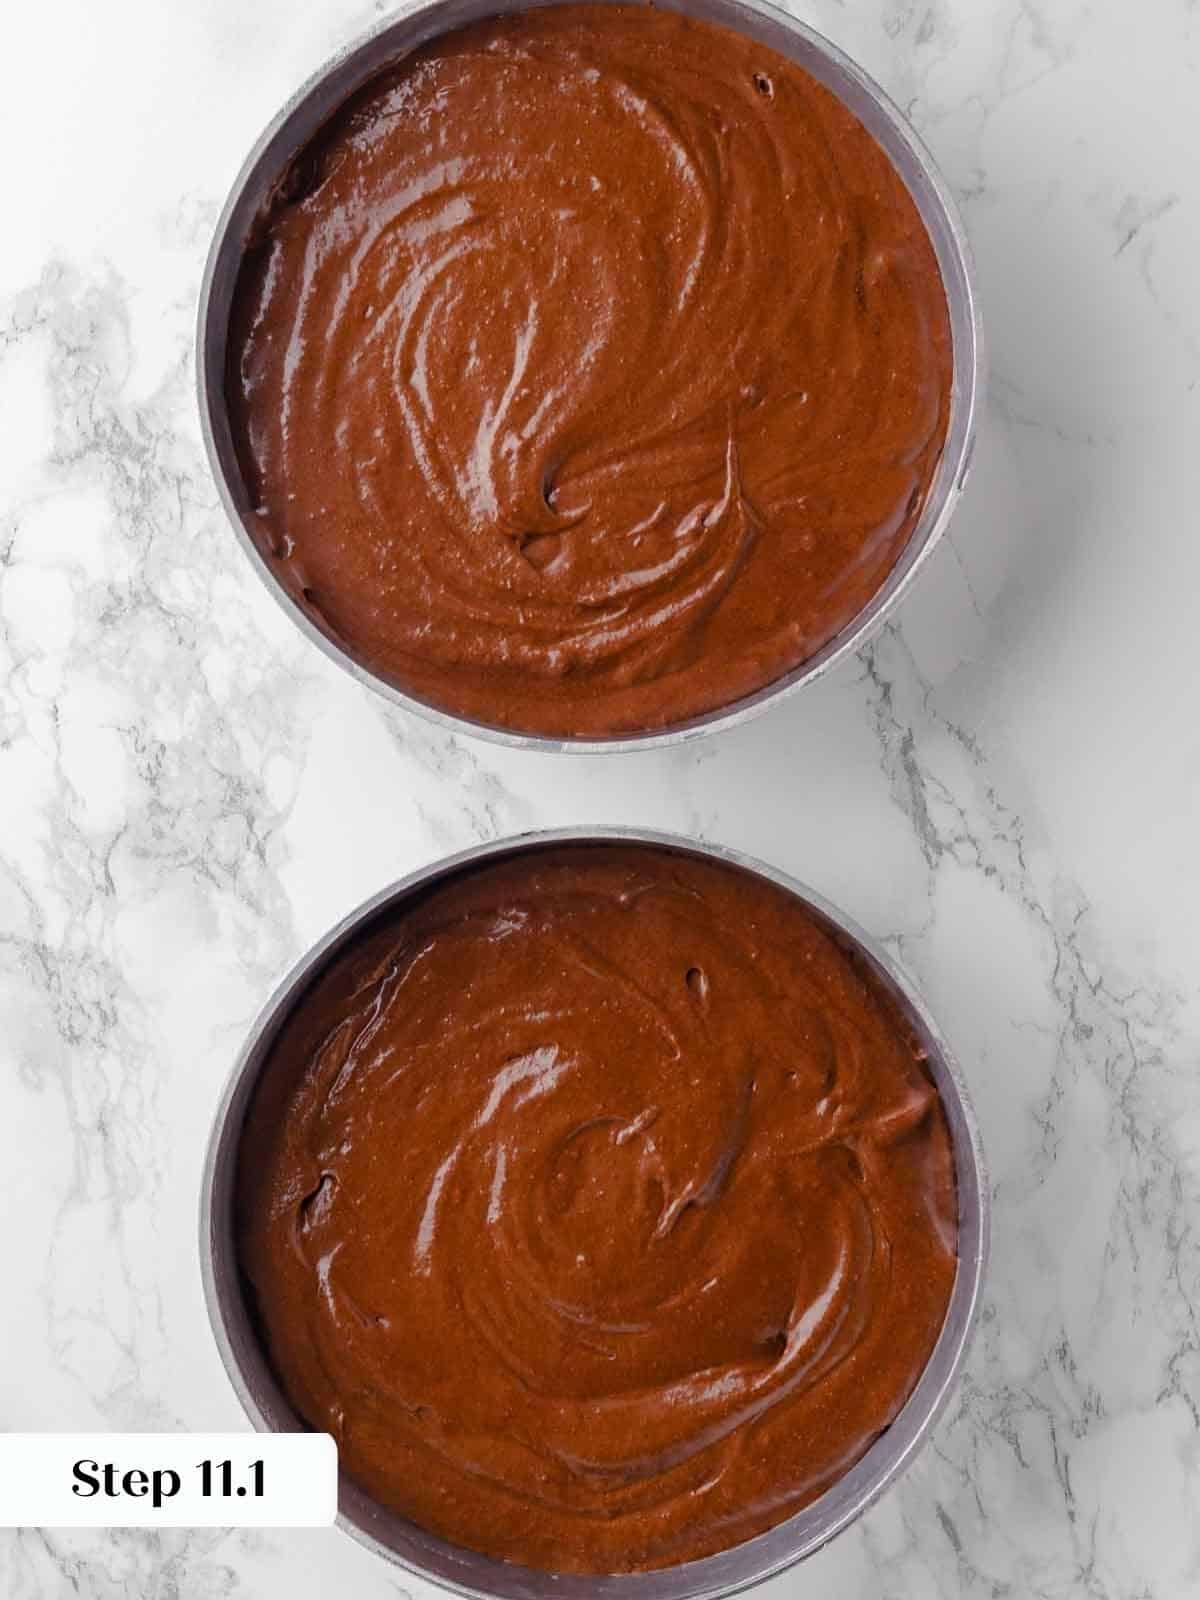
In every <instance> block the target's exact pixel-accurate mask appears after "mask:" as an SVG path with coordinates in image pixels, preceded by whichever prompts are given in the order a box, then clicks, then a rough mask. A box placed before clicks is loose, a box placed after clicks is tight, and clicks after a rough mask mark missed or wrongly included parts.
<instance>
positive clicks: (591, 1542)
mask: <svg viewBox="0 0 1200 1600" xmlns="http://www.w3.org/2000/svg"><path fill="white" fill-rule="evenodd" d="M265 1083H266V1087H265V1088H264V1089H263V1091H262V1092H261V1093H260V1095H259V1098H258V1100H257V1101H256V1103H255V1106H254V1108H253V1111H252V1116H251V1120H250V1124H249V1128H248V1132H247V1135H246V1139H245V1143H244V1145H243V1150H242V1157H241V1170H242V1187H241V1201H240V1205H241V1238H242V1259H243V1264H244V1267H245V1269H246V1271H247V1273H248V1275H249V1278H250V1280H251V1282H252V1284H253V1286H254V1290H255V1293H256V1296H257V1303H258V1307H259V1312H260V1315H261V1319H262V1325H263V1328H264V1330H265V1335H266V1338H267V1343H268V1347H269V1350H270V1354H271V1358H272V1360H273V1362H274V1364H275V1366H276V1368H277V1370H278V1372H279V1374H280V1376H281V1379H282V1381H283V1382H284V1384H285V1387H286V1388H287V1390H288V1392H289V1394H290V1396H291V1398H292V1400H293V1403H294V1404H295V1405H296V1407H297V1408H298V1410H299V1411H300V1413H301V1414H302V1415H303V1416H304V1417H305V1418H307V1419H308V1420H309V1421H310V1422H311V1423H313V1424H314V1425H316V1426H320V1427H324V1428H328V1429H330V1430H331V1431H332V1432H333V1433H334V1434H335V1435H336V1437H337V1438H338V1442H339V1447H340V1450H341V1457H342V1463H343V1466H344V1467H345V1469H346V1470H347V1471H348V1472H350V1473H351V1475H352V1476H354V1477H355V1478H356V1479H357V1480H358V1481H359V1482H361V1483H362V1485H363V1486H364V1487H365V1488H367V1489H368V1490H369V1491H370V1492H371V1493H373V1494H374V1495H375V1496H376V1497H377V1498H379V1499H380V1500H382V1501H383V1502H385V1503H386V1504H389V1505H391V1506H393V1507H395V1508H396V1509H397V1510H399V1511H401V1512H403V1513H405V1514H407V1515H409V1516H410V1517H412V1518H413V1519H414V1520H416V1521H418V1522H419V1523H421V1524H422V1525H424V1526H426V1527H428V1528H431V1529H433V1530H434V1531H436V1532H440V1533H442V1534H444V1535H445V1536H447V1537H449V1538H451V1539H453V1540H456V1541H458V1542H459V1543H463V1544H466V1545H469V1546H471V1547H473V1548H477V1549H481V1550H484V1551H486V1552H488V1553H490V1554H493V1555H498V1556H502V1557H507V1558H509V1559H513V1560H519V1561H524V1562H526V1563H528V1564H532V1565H537V1566H543V1567H548V1568H551V1569H557V1570H579V1571H592V1572H599V1571H620V1570H626V1569H631V1568H634V1569H635V1568H641V1567H651V1566H657V1565H664V1564H668V1563H671V1562H675V1561H680V1560H685V1559H690V1558H692V1557H696V1556H699V1555H702V1554H706V1553H709V1552H711V1551H713V1550H716V1549H720V1548H724V1547H726V1546H728V1545H730V1544H733V1543H736V1542H738V1541H740V1540H741V1539H743V1538H746V1537H749V1536H750V1535H752V1534H754V1533H756V1532H759V1531H761V1530H762V1529H764V1528H766V1527H768V1526H771V1525H772V1524H774V1523H775V1522H778V1521H780V1520H782V1519H783V1518H784V1517H786V1516H788V1515H790V1514H791V1513H792V1512H793V1511H795V1510H797V1509H798V1508H799V1507H801V1506H803V1505H804V1504H806V1503H807V1502H808V1501H810V1500H812V1499H813V1498H815V1497H816V1495H818V1494H819V1493H820V1492H821V1491H822V1490H823V1489H825V1488H826V1487H827V1486H828V1485H829V1484H830V1483H832V1482H833V1481H834V1480H835V1479H836V1478H837V1477H838V1476H840V1475H841V1473H842V1472H844V1471H845V1470H846V1468H847V1467H848V1466H850V1465H851V1464H852V1463H853V1462H854V1461H855V1460H856V1459H857V1458H858V1457H859V1456H860V1455H861V1454H862V1453H863V1451H864V1450H865V1449H866V1448H867V1446H868V1445H869V1444H870V1443H871V1441H872V1440H873V1439H874V1438H875V1437H876V1436H877V1435H878V1434H879V1432H880V1431H881V1430H882V1429H883V1428H885V1427H886V1426H887V1425H888V1423H889V1422H890V1421H891V1420H892V1419H893V1418H894V1416H895V1415H896V1413H897V1411H898V1410H899V1408H900V1406H901V1405H902V1404H903V1402H904V1400H905V1398H906V1397H907V1395H908V1394H909V1393H910V1392H911V1390H912V1388H913V1386H914V1384H915V1382H916V1380H917V1378H918V1377H919V1375H920V1372H921V1370H922V1368H923V1366H924V1363H925V1361H926V1359H927V1358H928V1355H929V1353H930V1351H931V1349H932V1346H933V1343H934V1341H935V1339H936V1336H937V1333H938V1331H939V1328H940V1326H941V1323H942V1320H943V1317H944V1314H945V1310H946V1305H947V1303H948V1299H949V1295H950V1291H951V1287H952V1284H953V1280H954V1274H955V1267H956V1234H957V1225H956V1201H955V1183H954V1172H953V1158H952V1154H951V1150H950V1145H949V1138H948V1133H947V1129H946V1124H945V1119H944V1115H943V1112H942V1108H941V1103H940V1101H939V1099H938V1096H937V1093H936V1091H935V1089H934V1087H933V1084H932V1082H931V1081H930V1079H929V1077H928V1076H927V1074H926V1072H925V1071H924V1069H923V1067H922V1065H921V1062H920V1059H919V1056H918V1053H917V1052H916V1050H915V1046H914V1044H913V1040H912V1037H911V1034H910V1032H909V1030H908V1027H907V1024H906V1023H905V1022H904V1020H903V1018H902V1017H901V1016H900V1014H899V1013H898V1012H897V1010H896V1007H895V1005H894V1003H893V1002H892V1001H891V1000H889V999H888V998H887V997H886V996H885V995H884V994H883V993H882V991H881V990H879V989H878V988H877V986H876V985H875V984H874V982H873V981H869V980H868V979H867V978H866V977H865V976H864V974H863V973H862V972H861V971H860V970H859V968H858V967H857V965H856V964H855V963H854V962H853V961H852V960H851V959H850V958H849V957H848V956H847V955H846V954H845V953H844V952H843V951H842V950H841V948H840V947H839V946H838V945H837V944H835V943H834V942H833V940H832V939H831V938H830V937H829V936H828V935H827V934H826V933H825V932H823V931H822V929H821V928H820V927H819V926H818V925H817V924H816V922H815V921H814V920H813V919H812V918H811V916H810V915H809V914H808V913H807V912H806V911H805V910H804V908H803V907H802V906H801V905H800V904H799V902H797V901H796V900H795V899H793V898H792V897H791V896H789V895H785V894H784V893H783V892H782V891H780V890H777V889H775V888H773V887H772V886H770V885H767V884H766V883H764V882H762V881H761V880H758V879H756V878H752V877H750V876H748V875H746V874H743V873H741V872H738V871H735V870H734V869H732V868H727V867H721V866H717V865H712V864H708V863H704V862H700V861H697V860H694V859H692V858H687V857H681V856H677V855H674V854H672V853H668V852H665V851H660V850H656V849H650V848H647V847H635V846H628V847H604V848H599V847H584V848H575V849H569V850H567V849H563V850H556V851H552V852H549V853H539V854H535V855H531V856H527V857H521V858H517V859H516V860H514V861H512V862H510V863H508V864H505V865H501V866H498V867H491V868H486V869H483V870H479V871H477V872H474V873H472V874H470V875H468V876H467V877H465V878H463V879H461V880H459V881H457V882H454V883H452V884H451V885H450V886H449V887H445V888H442V889H440V890H438V891H436V892H434V893H433V894H432V895H431V896H430V898H428V899H427V900H426V901H425V902H424V903H423V904H421V905H420V906H419V907H418V908H417V909H415V910H413V911H410V912H408V913H405V914H403V915H400V916H399V917H398V918H395V919H394V920H393V921H391V922H390V923H389V924H388V925H387V926H385V927H384V928H382V929H380V930H377V931H376V932H375V933H374V934H373V935H371V937H370V938H369V939H368V940H367V941H366V942H365V943H364V944H363V945H361V946H359V947H355V948H353V949H352V950H351V952H350V953H349V954H348V955H345V956H343V957H341V958H339V960H338V961H337V962H335V964H334V966H333V968H332V969H331V970H330V971H329V972H328V973H327V974H326V975H325V976H324V977H323V978H322V979H321V980H320V981H319V983H318V985H317V987H316V988H315V990H314V991H312V992H311V993H310V994H309V995H308V996H307V997H306V998H305V1000H304V1001H303V1003H302V1004H301V1006H300V1007H299V1009H298V1011H297V1012H296V1013H295V1014H294V1016H293V1018H292V1020H291V1021H290V1022H289V1024H288V1025H287V1027H286V1029H285V1031H284V1033H283V1035H282V1036H281V1038H280V1040H279V1041H278V1043H277V1045H276V1046H275V1048H274V1056H273V1061H272V1065H271V1067H270V1069H269V1071H268V1073H267V1076H266V1080H265Z"/></svg>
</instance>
